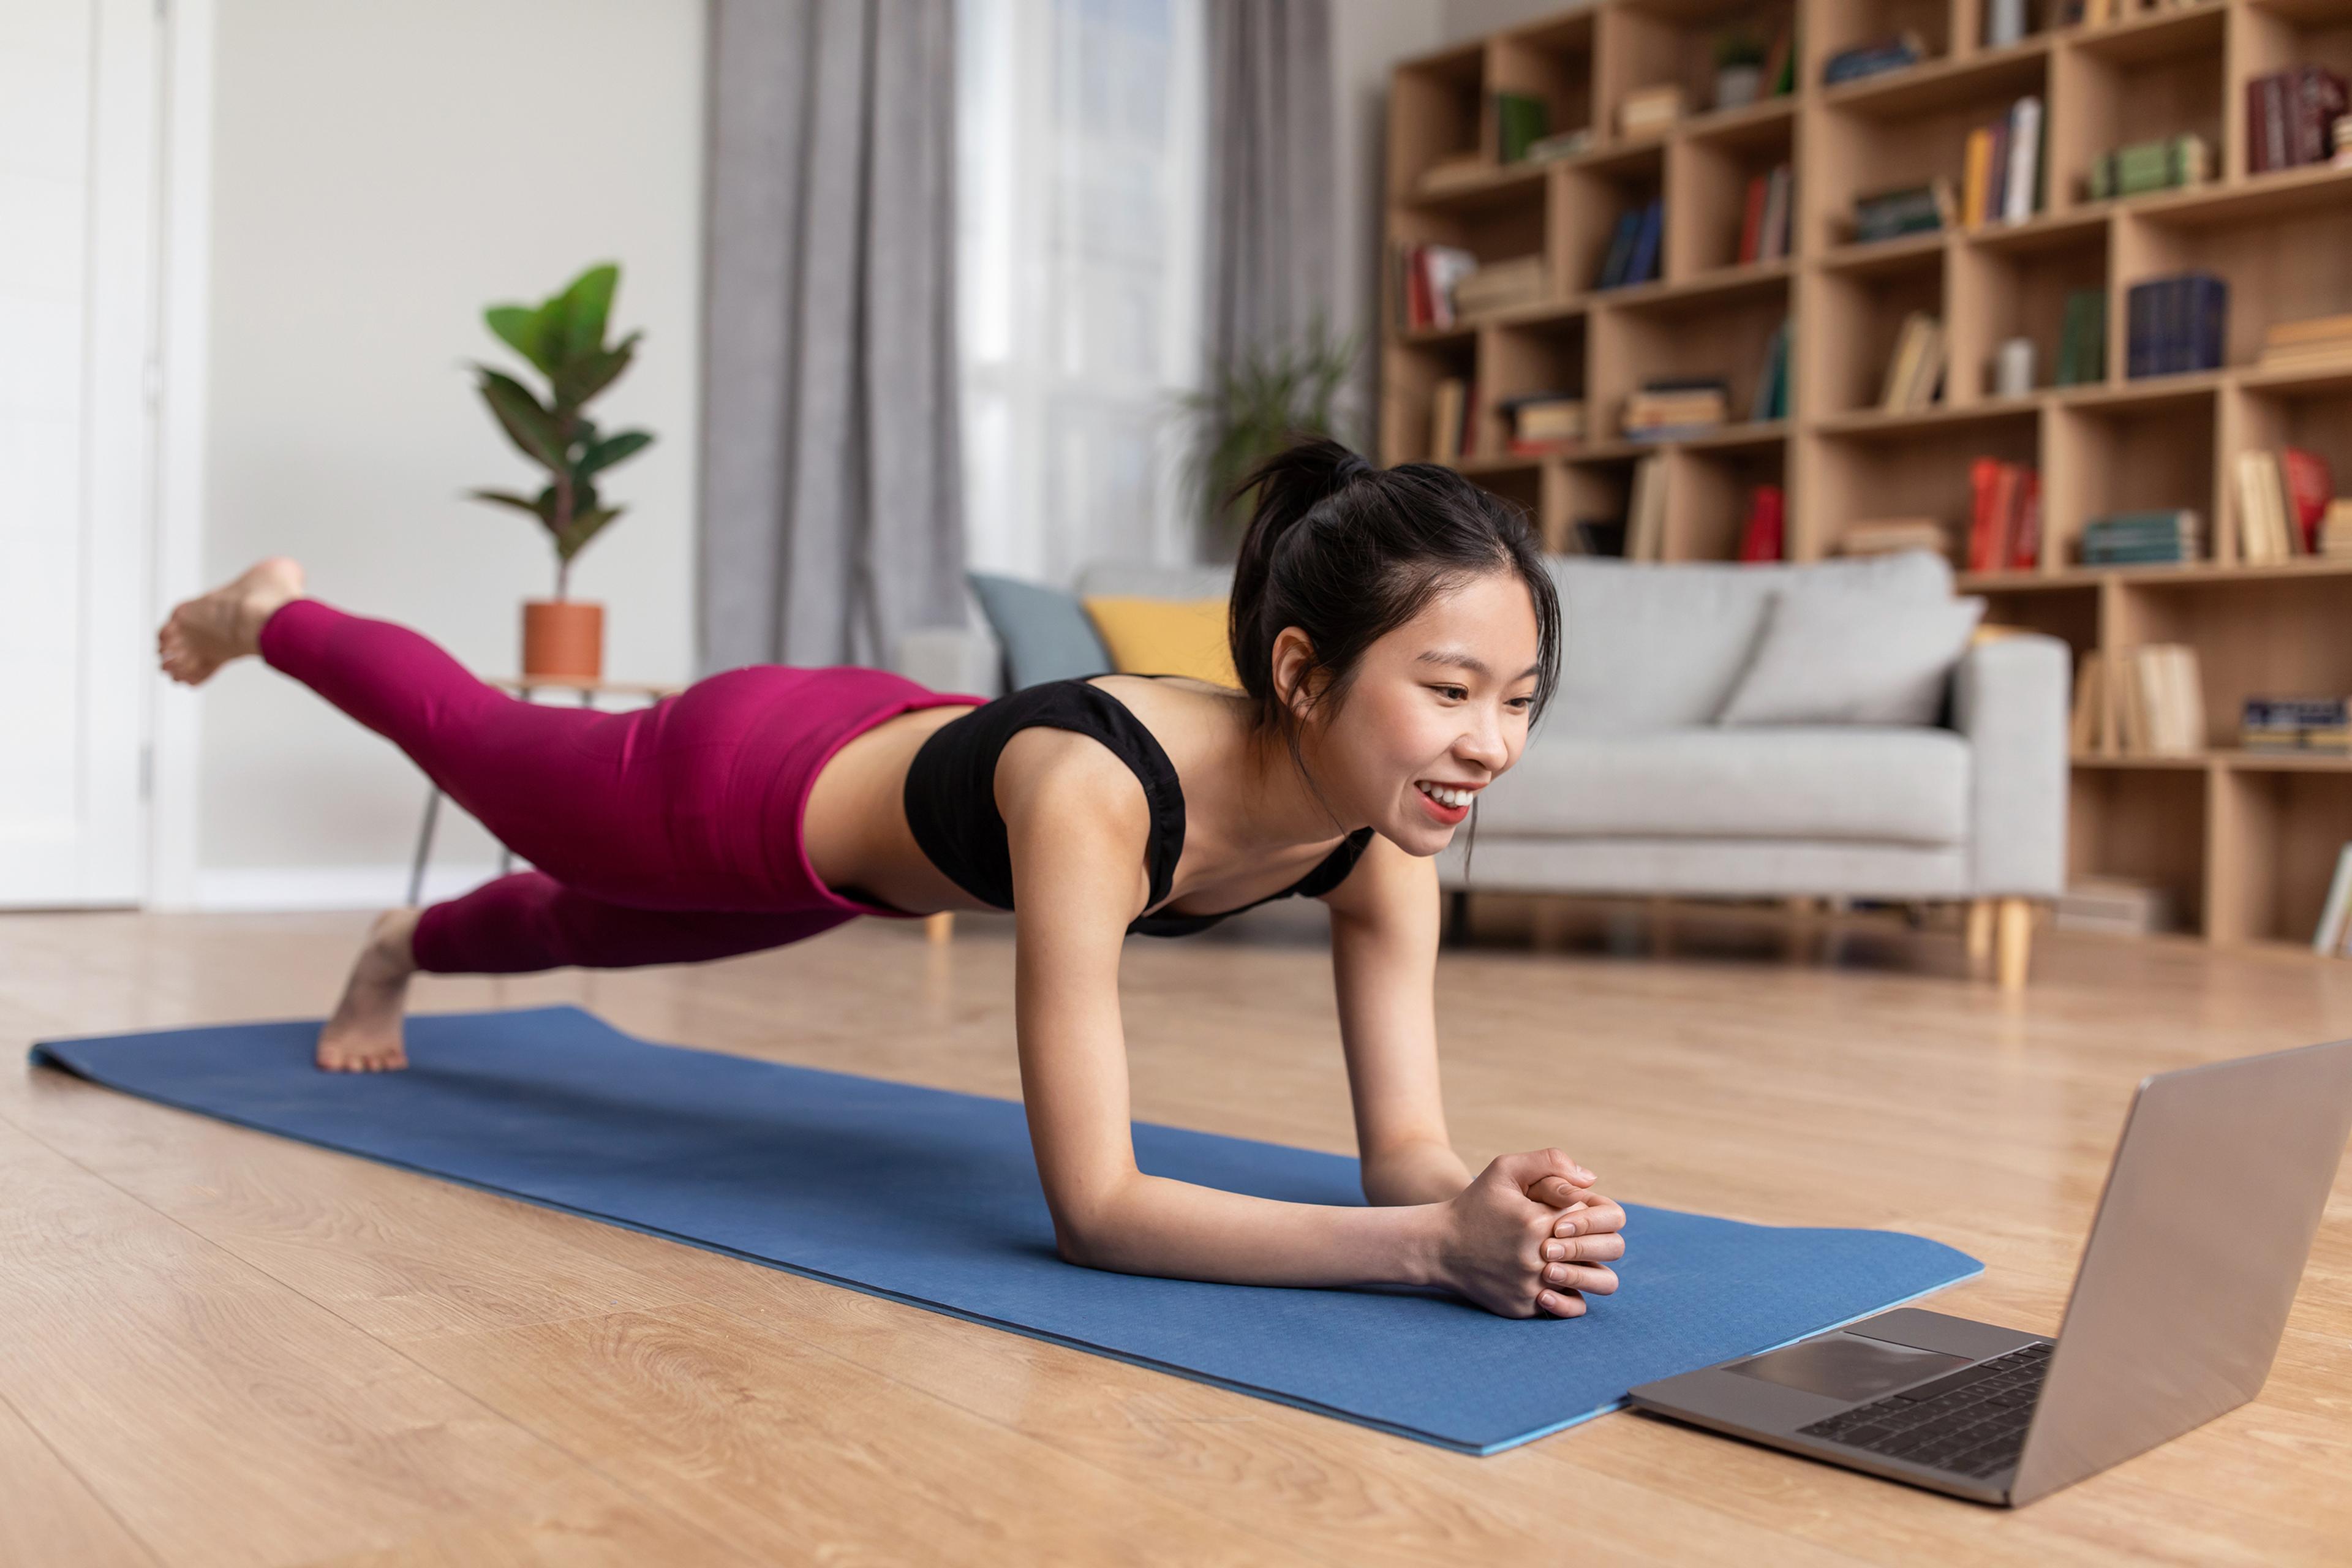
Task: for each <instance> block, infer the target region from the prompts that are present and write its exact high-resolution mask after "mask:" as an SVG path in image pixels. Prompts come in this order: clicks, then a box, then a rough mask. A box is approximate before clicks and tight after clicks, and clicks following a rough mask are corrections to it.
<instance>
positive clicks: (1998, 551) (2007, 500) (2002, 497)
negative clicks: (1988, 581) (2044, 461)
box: [1977, 463, 2025, 572]
mask: <svg viewBox="0 0 2352 1568" xmlns="http://www.w3.org/2000/svg"><path fill="white" fill-rule="evenodd" d="M1994 467H1995V472H1994V474H1993V481H1992V527H1991V528H1990V530H1989V531H1988V548H1987V549H1986V551H1985V563H1984V564H1983V565H1982V566H1979V567H1978V568H1977V570H1978V571H1979V572H1998V571H2000V567H2001V563H2003V562H2004V561H2007V560H2008V559H2009V537H2010V534H2011V531H2013V530H2014V529H2015V528H2016V527H2017V502H2018V496H2019V493H2020V492H2021V491H2022V490H2023V489H2024V488H2025V470H2024V469H2023V468H2019V467H2018V466H2017V465H2016V464H2015V463H2000V464H1996V465H1995V466H1994Z"/></svg>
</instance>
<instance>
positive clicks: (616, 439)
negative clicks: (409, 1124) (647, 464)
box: [572, 430, 654, 479]
mask: <svg viewBox="0 0 2352 1568" xmlns="http://www.w3.org/2000/svg"><path fill="white" fill-rule="evenodd" d="M653 444H654V438H653V434H652V432H650V431H646V430H622V431H617V432H615V433H614V434H613V435H610V436H607V437H604V439H603V440H601V441H593V442H591V443H590V444H589V447H588V449H587V450H586V451H585V452H583V453H582V454H581V456H580V460H579V461H578V462H576V463H574V464H572V475H573V476H574V477H575V478H577V479H586V478H588V477H589V476H590V475H591V474H600V473H603V472H604V470H605V469H606V468H611V467H612V466H613V465H614V464H615V463H617V462H621V461H622V460H624V459H625V458H634V457H635V456H636V455H637V454H638V453H639V452H642V451H644V450H645V449H646V447H650V446H652V445H653Z"/></svg>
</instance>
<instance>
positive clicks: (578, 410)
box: [470, 262, 653, 681]
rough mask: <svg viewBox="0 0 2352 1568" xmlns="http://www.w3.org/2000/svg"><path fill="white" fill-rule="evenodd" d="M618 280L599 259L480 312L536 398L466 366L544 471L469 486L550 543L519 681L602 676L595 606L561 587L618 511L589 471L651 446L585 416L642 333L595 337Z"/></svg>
mask: <svg viewBox="0 0 2352 1568" xmlns="http://www.w3.org/2000/svg"><path fill="white" fill-rule="evenodd" d="M620 281H621V269H620V268H618V267H616V266H614V265H613V264H612V263H610V262H607V263H605V264H604V265H602V266H598V267H591V268H588V270H587V271H585V272H583V273H582V274H581V275H580V276H579V277H577V278H575V279H572V282H571V283H570V284H569V285H568V286H566V287H565V288H564V289H562V292H560V293H557V294H555V295H553V296H552V297H551V298H550V299H547V300H542V301H541V303H539V304H537V305H493V306H491V307H490V308H489V309H488V310H485V311H483V312H482V320H483V321H485V322H487V323H488V326H489V329H490V331H493V332H495V333H497V334H498V336H499V340H500V341H501V342H505V343H506V344H507V345H508V346H509V348H512V349H513V350H514V351H515V352H516V353H519V354H520V355H522V357H523V358H524V359H526V360H528V361H530V364H531V366H532V368H533V369H535V370H537V371H538V372H539V373H540V374H541V375H543V376H545V377H546V378H547V395H546V397H545V398H544V399H542V398H541V396H540V395H538V394H537V393H535V392H534V391H532V390H531V389H530V387H527V386H525V385H524V384H522V383H521V382H520V381H517V380H516V379H515V378H514V377H513V376H510V375H508V374H505V373H504V372H503V371H499V370H496V369H494V368H492V367H491V366H489V365H486V364H479V363H478V364H476V365H475V366H474V369H475V372H476V373H477V374H478V375H479V376H480V378H481V379H480V380H479V381H478V383H477V385H478V388H479V390H480V392H481V395H482V401H483V402H484V403H487V404H488V405H489V408H490V413H491V414H492V415H493V416H496V417H497V419H498V422H499V428H500V429H502V430H504V431H505V432H506V433H507V437H508V439H509V440H511V441H512V442H513V443H514V444H515V446H516V447H518V448H520V450H521V452H522V455H523V456H524V457H526V458H530V460H531V461H532V462H534V463H537V464H538V465H539V466H540V467H541V468H545V469H546V470H547V474H548V482H547V484H546V486H545V487H544V488H542V489H541V490H540V492H539V493H538V494H537V495H536V496H521V495H517V494H515V493H514V492H512V491H510V490H490V489H481V490H474V491H472V492H470V493H471V494H472V495H473V497H474V499H476V500H486V501H491V502H495V503H496V504H498V505H499V506H508V507H512V508H514V509H515V510H518V511H527V512H529V513H530V515H531V516H533V517H535V518H537V519H538V520H539V521H540V525H541V527H543V528H545V529H546V530H547V531H548V534H549V535H550V537H551V539H552V540H553V542H554V544H555V597H554V598H553V599H531V600H527V601H525V603H524V605H523V607H522V672H523V675H524V678H525V679H530V678H531V677H555V678H559V679H572V680H583V681H593V680H596V679H600V678H601V677H602V675H603V674H604V605H599V604H593V603H588V602H584V601H582V600H577V599H573V598H571V597H570V596H569V595H568V593H567V589H568V588H569V587H570V584H571V575H572V558H573V557H574V556H576V555H578V554H579V553H580V552H582V551H583V550H585V549H586V548H587V547H588V542H589V541H590V540H592V539H593V538H595V537H596V536H597V535H598V534H599V533H602V532H603V531H604V529H605V528H606V527H607V526H608V525H609V524H610V523H611V522H612V521H613V520H614V518H617V517H619V516H620V515H621V513H622V511H623V510H624V509H623V508H621V507H617V506H607V505H606V504H604V498H603V497H602V496H600V495H599V494H597V491H596V481H597V479H598V477H599V476H600V475H602V474H604V472H605V471H606V470H607V469H609V468H612V467H613V466H614V464H616V463H618V462H620V461H622V460H623V459H624V458H632V457H635V455H636V454H637V453H639V452H642V451H644V450H645V449H646V447H649V446H651V445H652V444H653V437H652V436H651V435H649V434H648V433H646V431H643V430H616V431H614V432H613V433H612V434H610V435H606V434H605V433H604V432H603V431H601V430H599V429H598V428H597V427H596V423H595V421H594V420H593V419H590V418H589V417H588V416H587V413H586V409H587V406H588V404H589V403H590V401H591V400H592V399H593V398H595V397H596V396H597V395H600V394H601V393H603V392H604V389H605V388H607V387H609V386H611V385H612V384H613V383H614V381H615V380H616V379H618V377H619V376H620V374H621V373H622V372H623V371H625V370H626V369H628V368H629V361H630V360H631V359H632V358H633V357H635V353H636V351H637V339H638V338H639V337H641V336H642V335H643V334H642V333H639V332H631V333H630V334H629V335H628V336H627V337H625V338H623V339H622V340H621V341H620V342H617V343H610V344H608V343H606V342H604V323H605V320H606V318H607V317H608V316H609V315H610V314H611V313H612V309H613V293H614V289H617V288H618V287H619V286H620Z"/></svg>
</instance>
